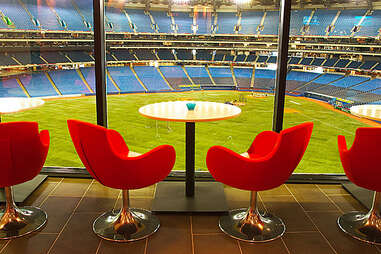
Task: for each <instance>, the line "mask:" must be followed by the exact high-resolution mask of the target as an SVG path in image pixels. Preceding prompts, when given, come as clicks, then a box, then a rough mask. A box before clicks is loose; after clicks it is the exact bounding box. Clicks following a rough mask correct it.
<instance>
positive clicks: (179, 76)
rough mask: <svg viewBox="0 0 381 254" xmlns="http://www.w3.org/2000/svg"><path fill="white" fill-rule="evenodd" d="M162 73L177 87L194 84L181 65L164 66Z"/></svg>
mask: <svg viewBox="0 0 381 254" xmlns="http://www.w3.org/2000/svg"><path fill="white" fill-rule="evenodd" d="M160 70H161V73H163V75H164V77H165V78H166V79H167V81H168V82H169V84H171V86H172V87H173V88H175V89H179V88H180V89H182V87H180V86H183V85H192V83H191V81H190V80H189V79H188V77H187V75H186V74H185V72H184V71H183V69H182V68H181V67H180V66H162V67H160Z"/></svg>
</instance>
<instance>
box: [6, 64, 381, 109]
mask: <svg viewBox="0 0 381 254" xmlns="http://www.w3.org/2000/svg"><path fill="white" fill-rule="evenodd" d="M253 75H254V76H253ZM274 87H275V71H274V70H269V69H262V68H253V67H221V66H179V65H174V66H160V67H152V66H133V67H130V66H121V67H108V68H107V92H108V93H110V94H113V93H141V92H148V93H150V92H167V91H186V90H193V89H200V88H202V89H238V90H240V89H243V90H248V89H250V90H252V91H258V90H259V91H265V92H273V90H274ZM380 87H381V79H379V78H375V79H371V78H369V77H365V76H350V75H348V76H345V75H342V74H332V73H314V72H305V71H290V72H288V74H287V84H286V91H287V92H292V93H294V94H299V95H303V94H304V93H306V92H312V93H315V94H320V95H323V96H328V97H338V98H342V99H348V100H351V101H354V103H355V104H363V103H369V102H372V101H375V100H380V99H381V89H380ZM94 92H95V69H94V68H93V67H89V68H80V69H77V70H73V69H71V70H55V71H48V72H34V73H31V74H21V75H15V76H11V77H7V78H2V79H0V97H11V96H15V97H49V96H61V95H78V94H94Z"/></svg>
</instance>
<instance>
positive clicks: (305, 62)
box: [300, 57, 314, 65]
mask: <svg viewBox="0 0 381 254" xmlns="http://www.w3.org/2000/svg"><path fill="white" fill-rule="evenodd" d="M313 60H314V59H313V58H311V57H305V58H303V59H302V61H301V62H300V64H301V65H311V63H312V61H313Z"/></svg>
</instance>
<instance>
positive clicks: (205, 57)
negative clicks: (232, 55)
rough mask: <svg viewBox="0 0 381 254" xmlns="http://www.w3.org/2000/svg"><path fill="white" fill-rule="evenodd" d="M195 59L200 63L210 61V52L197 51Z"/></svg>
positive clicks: (204, 50)
mask: <svg viewBox="0 0 381 254" xmlns="http://www.w3.org/2000/svg"><path fill="white" fill-rule="evenodd" d="M196 59H197V60H201V61H211V60H212V51H211V50H207V49H198V50H197V54H196Z"/></svg>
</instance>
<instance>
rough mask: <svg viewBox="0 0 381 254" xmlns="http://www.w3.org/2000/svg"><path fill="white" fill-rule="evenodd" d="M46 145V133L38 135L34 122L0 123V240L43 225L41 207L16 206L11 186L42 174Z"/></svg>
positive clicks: (44, 218)
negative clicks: (0, 197) (1, 199)
mask: <svg viewBox="0 0 381 254" xmlns="http://www.w3.org/2000/svg"><path fill="white" fill-rule="evenodd" d="M49 142H50V138H49V132H48V131H47V130H43V131H41V132H38V124H37V123H36V122H9V123H0V169H1V177H0V187H1V188H4V191H5V198H6V207H5V210H3V211H2V212H1V213H0V214H1V219H0V239H11V238H15V237H20V236H23V235H26V234H29V233H31V232H33V231H36V230H38V229H40V228H41V227H42V226H43V225H44V224H45V223H46V220H47V215H46V213H45V212H44V211H43V210H41V209H40V208H37V207H33V206H25V207H21V208H19V207H17V206H16V204H15V202H14V200H13V192H12V186H13V185H16V184H20V183H24V182H27V181H29V180H32V179H33V178H34V177H35V176H36V175H37V174H38V173H39V172H40V171H41V168H42V166H43V165H44V163H45V160H46V156H47V154H48V150H49Z"/></svg>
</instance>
